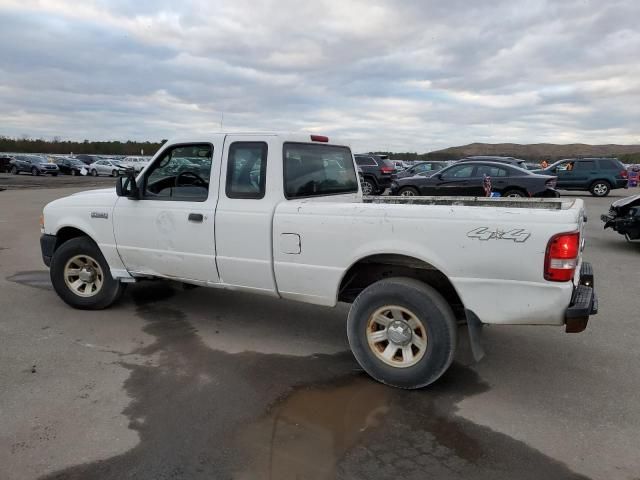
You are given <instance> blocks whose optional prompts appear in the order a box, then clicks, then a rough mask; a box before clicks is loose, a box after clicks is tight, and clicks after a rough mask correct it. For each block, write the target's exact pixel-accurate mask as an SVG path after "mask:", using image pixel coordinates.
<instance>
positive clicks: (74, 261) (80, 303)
mask: <svg viewBox="0 0 640 480" xmlns="http://www.w3.org/2000/svg"><path fill="white" fill-rule="evenodd" d="M83 258H84V259H85V260H86V262H83V261H82V259H83ZM83 263H84V264H85V265H88V266H89V268H90V269H91V270H92V271H93V273H94V274H95V275H94V277H93V285H94V286H95V287H96V289H95V291H94V293H92V292H87V288H91V287H90V285H91V284H90V283H87V282H82V280H81V277H80V276H79V275H72V274H70V272H71V271H72V269H75V270H77V269H78V268H77V267H79V266H81V265H82V264H83ZM96 265H97V266H98V267H99V268H95V266H96ZM49 273H50V276H51V283H52V284H53V288H54V290H55V291H56V293H57V294H58V295H59V296H60V298H61V299H62V300H64V302H65V303H67V304H68V305H71V306H72V307H74V308H78V309H81V310H101V309H103V308H107V307H108V306H110V305H111V304H113V303H114V302H115V301H116V300H117V299H118V298H119V297H120V295H121V294H122V292H123V291H124V285H123V284H122V283H120V282H118V281H117V280H114V279H113V277H112V276H111V272H110V271H109V265H108V264H107V262H106V260H105V259H104V257H103V256H102V252H100V249H99V248H98V246H97V245H96V244H95V243H94V242H93V241H92V240H91V239H90V238H88V237H76V238H72V239H71V240H68V241H66V242H64V243H63V244H62V245H61V246H60V247H58V249H57V250H56V251H55V253H54V254H53V257H52V258H51V267H50V272H49ZM65 276H66V277H67V278H65ZM76 281H80V282H81V283H86V285H85V286H84V292H85V295H83V294H82V292H81V291H79V290H76V289H74V288H73V287H72V286H71V284H72V283H75V282H76ZM88 281H91V280H90V279H88ZM98 284H100V285H99V286H98ZM81 289H82V287H80V290H81Z"/></svg>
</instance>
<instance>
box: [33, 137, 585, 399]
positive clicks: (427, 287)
mask: <svg viewBox="0 0 640 480" xmlns="http://www.w3.org/2000/svg"><path fill="white" fill-rule="evenodd" d="M584 221H585V213H584V205H583V202H582V200H580V199H566V200H565V199H553V200H532V199H504V200H502V199H473V198H437V197H433V198H427V197H411V198H404V197H372V198H366V197H365V198H363V196H362V194H361V189H360V185H359V182H358V177H357V174H356V168H355V165H354V161H353V155H352V153H351V151H350V149H349V148H348V147H347V146H344V145H343V144H341V143H336V142H330V141H329V139H328V138H327V137H324V136H319V135H278V134H215V135H210V136H208V137H205V138H196V139H180V140H176V141H171V142H167V143H166V144H165V145H164V146H163V147H162V148H161V149H160V151H159V152H158V153H157V154H156V155H155V156H154V157H153V159H152V160H151V162H150V164H149V165H148V166H147V167H146V168H145V169H144V170H143V171H142V172H141V173H140V174H139V175H137V177H135V176H134V175H133V173H127V174H126V175H124V176H121V177H119V178H118V183H117V184H116V188H115V189H104V190H93V191H87V192H82V193H77V194H74V195H71V196H68V197H65V198H61V199H59V200H56V201H53V202H51V203H49V204H48V205H47V206H46V207H45V208H44V214H43V218H42V222H41V223H42V225H41V228H42V234H43V235H42V237H41V247H42V255H43V259H44V262H45V264H46V265H48V266H49V267H50V272H51V281H52V283H53V286H54V288H55V290H56V292H57V293H58V295H59V296H60V297H61V298H62V299H63V300H64V301H65V302H67V303H68V304H69V305H71V306H73V307H76V308H84V309H100V308H105V307H108V306H109V305H111V304H112V303H113V302H115V301H116V299H117V298H118V297H119V295H120V294H121V293H122V291H123V288H124V287H125V286H126V284H127V283H131V282H136V281H139V280H142V279H147V278H165V279H171V280H177V281H180V282H185V283H189V284H195V285H201V286H207V287H219V288H228V289H233V290H243V291H247V292H253V293H261V294H265V295H270V296H273V297H278V298H287V299H292V300H298V301H301V302H307V303H313V304H318V305H326V306H328V307H332V306H335V305H336V304H337V303H338V302H348V303H351V309H350V312H349V315H348V318H347V335H348V339H349V343H350V346H351V349H352V351H353V353H354V355H355V357H356V359H357V360H358V362H359V363H360V365H361V366H362V368H364V370H366V371H367V372H368V373H369V374H370V375H371V376H372V377H374V378H375V379H377V380H380V381H382V382H384V383H387V384H390V385H394V386H398V387H403V388H417V387H421V386H425V385H428V384H430V383H432V382H433V381H435V380H436V379H437V378H438V377H440V375H442V374H443V373H444V372H445V371H446V369H447V368H448V367H449V365H450V364H451V361H452V359H453V356H454V352H455V349H456V345H457V331H458V329H457V327H458V326H459V325H461V324H466V325H468V329H469V333H470V338H471V345H472V348H473V351H474V354H476V355H477V356H478V357H479V356H481V345H480V343H479V341H478V333H479V330H480V327H481V326H482V325H483V324H518V325H522V324H535V325H558V326H560V325H566V330H567V331H569V332H575V331H581V330H583V329H584V328H585V326H586V324H587V321H588V318H589V315H592V314H594V313H596V310H597V301H596V297H595V294H594V290H593V274H592V272H591V267H590V265H589V264H587V263H584V262H582V250H583V247H584V240H583V222H584Z"/></svg>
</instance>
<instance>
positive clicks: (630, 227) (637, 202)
mask: <svg viewBox="0 0 640 480" xmlns="http://www.w3.org/2000/svg"><path fill="white" fill-rule="evenodd" d="M600 219H601V220H602V221H603V222H605V223H604V228H605V230H606V229H607V228H612V229H613V230H615V231H616V232H618V233H619V234H620V235H624V238H626V239H627V241H629V242H631V241H633V240H640V194H639V195H633V196H631V197H626V198H621V199H620V200H617V201H615V202H613V203H612V204H611V207H610V208H609V213H607V214H606V215H601V216H600Z"/></svg>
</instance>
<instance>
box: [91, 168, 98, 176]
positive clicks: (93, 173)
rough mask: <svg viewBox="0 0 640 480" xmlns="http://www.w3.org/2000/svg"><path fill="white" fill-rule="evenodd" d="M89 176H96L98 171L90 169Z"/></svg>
mask: <svg viewBox="0 0 640 480" xmlns="http://www.w3.org/2000/svg"><path fill="white" fill-rule="evenodd" d="M91 176H93V177H97V176H98V171H97V170H96V169H95V168H94V169H93V170H91Z"/></svg>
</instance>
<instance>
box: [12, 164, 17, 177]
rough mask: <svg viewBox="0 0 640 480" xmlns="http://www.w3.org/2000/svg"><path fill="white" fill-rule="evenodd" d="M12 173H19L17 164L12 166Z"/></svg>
mask: <svg viewBox="0 0 640 480" xmlns="http://www.w3.org/2000/svg"><path fill="white" fill-rule="evenodd" d="M11 174H12V175H18V167H16V166H15V165H14V166H13V167H11Z"/></svg>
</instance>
